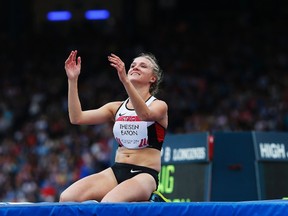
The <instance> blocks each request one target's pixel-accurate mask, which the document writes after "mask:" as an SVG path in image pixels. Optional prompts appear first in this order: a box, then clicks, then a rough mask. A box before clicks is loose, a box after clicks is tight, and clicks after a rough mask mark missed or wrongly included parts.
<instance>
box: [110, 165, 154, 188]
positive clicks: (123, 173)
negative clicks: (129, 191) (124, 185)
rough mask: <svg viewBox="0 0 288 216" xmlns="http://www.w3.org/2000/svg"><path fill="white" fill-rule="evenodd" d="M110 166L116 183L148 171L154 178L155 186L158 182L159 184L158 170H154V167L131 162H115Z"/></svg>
mask: <svg viewBox="0 0 288 216" xmlns="http://www.w3.org/2000/svg"><path fill="white" fill-rule="evenodd" d="M111 168H112V170H113V172H114V175H115V177H116V180H117V182H118V184H120V183H121V182H123V181H125V180H127V179H130V178H132V177H134V176H136V175H138V174H141V173H148V174H150V175H151V176H152V177H153V178H154V180H155V182H156V188H157V187H158V184H159V178H158V174H159V172H158V171H156V170H154V169H151V168H148V167H144V166H137V165H133V164H126V163H115V164H114V165H113V166H112V167H111Z"/></svg>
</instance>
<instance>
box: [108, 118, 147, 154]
mask: <svg viewBox="0 0 288 216" xmlns="http://www.w3.org/2000/svg"><path fill="white" fill-rule="evenodd" d="M113 133H114V136H115V139H116V141H117V142H118V144H119V145H120V146H124V147H126V148H129V149H139V148H145V147H147V146H148V136H147V134H148V132H147V122H141V121H116V122H115V124H114V127H113Z"/></svg>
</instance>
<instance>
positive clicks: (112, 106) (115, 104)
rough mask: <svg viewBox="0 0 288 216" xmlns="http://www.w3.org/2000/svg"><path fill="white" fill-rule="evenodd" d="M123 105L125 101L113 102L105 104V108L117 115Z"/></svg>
mask: <svg viewBox="0 0 288 216" xmlns="http://www.w3.org/2000/svg"><path fill="white" fill-rule="evenodd" d="M122 103H123V101H113V102H109V103H107V104H105V106H106V107H107V108H108V109H109V110H110V111H111V112H112V113H113V115H115V113H116V111H117V110H118V109H119V107H120V106H121V104H122Z"/></svg>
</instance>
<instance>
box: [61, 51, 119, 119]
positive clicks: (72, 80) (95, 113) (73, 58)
mask: <svg viewBox="0 0 288 216" xmlns="http://www.w3.org/2000/svg"><path fill="white" fill-rule="evenodd" d="M65 70H66V74H67V77H68V111H69V118H70V122H71V123H72V124H101V123H105V122H107V121H113V117H114V112H115V110H116V109H117V108H118V107H119V105H120V103H121V102H111V103H107V104H105V105H104V106H102V107H100V108H98V109H92V110H87V111H82V107H81V103H80V99H79V94H78V77H79V75H80V71H81V57H80V56H79V57H77V50H74V51H72V52H71V53H70V55H69V56H68V58H67V60H66V61H65Z"/></svg>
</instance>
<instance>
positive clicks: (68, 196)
mask: <svg viewBox="0 0 288 216" xmlns="http://www.w3.org/2000/svg"><path fill="white" fill-rule="evenodd" d="M74 201H75V202H77V200H75V199H74V198H73V197H72V196H71V194H70V193H69V192H68V191H63V192H62V193H61V194H60V197H59V202H74Z"/></svg>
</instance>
